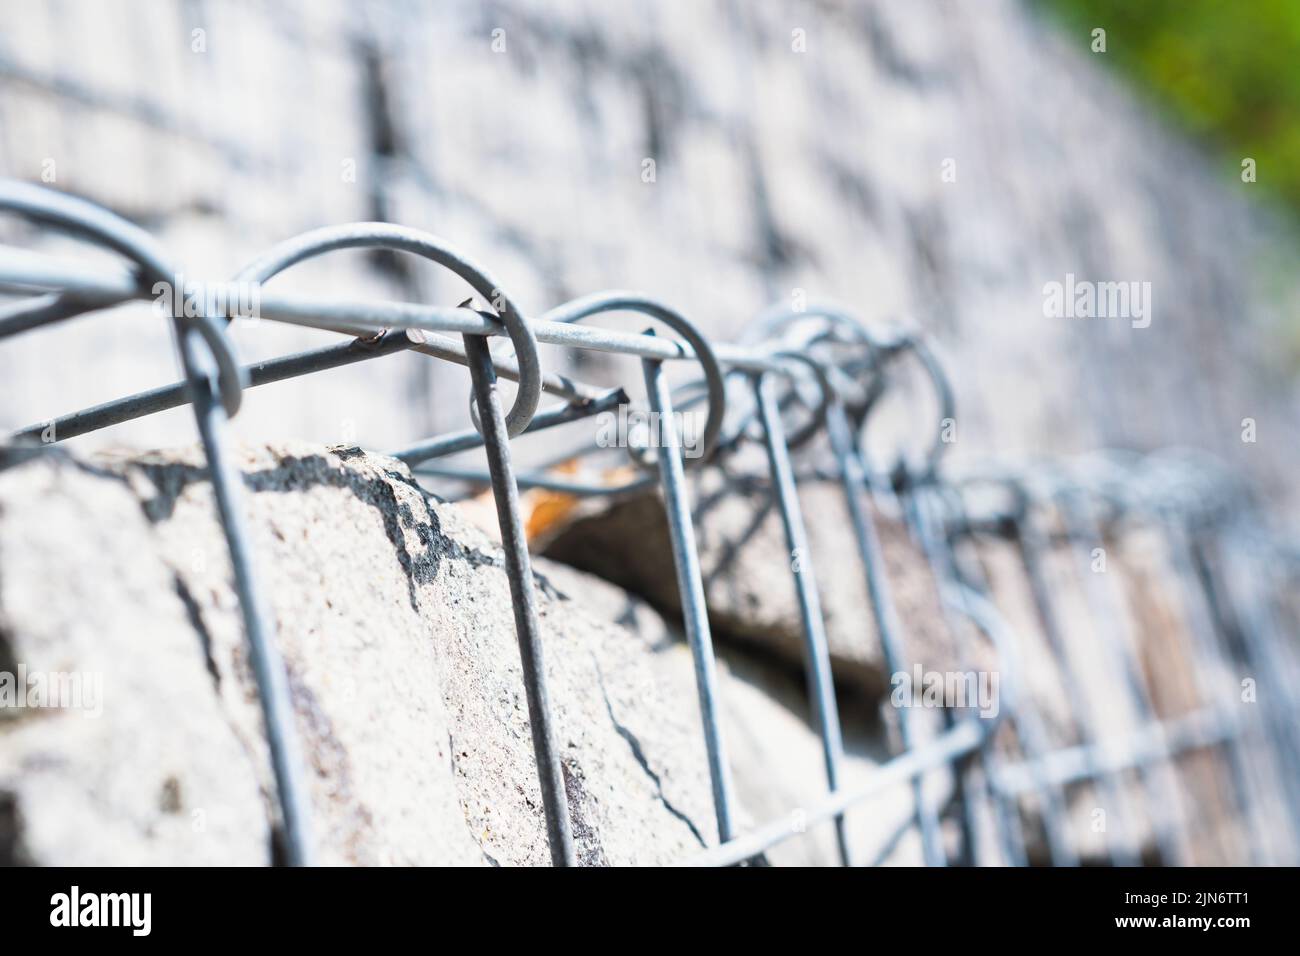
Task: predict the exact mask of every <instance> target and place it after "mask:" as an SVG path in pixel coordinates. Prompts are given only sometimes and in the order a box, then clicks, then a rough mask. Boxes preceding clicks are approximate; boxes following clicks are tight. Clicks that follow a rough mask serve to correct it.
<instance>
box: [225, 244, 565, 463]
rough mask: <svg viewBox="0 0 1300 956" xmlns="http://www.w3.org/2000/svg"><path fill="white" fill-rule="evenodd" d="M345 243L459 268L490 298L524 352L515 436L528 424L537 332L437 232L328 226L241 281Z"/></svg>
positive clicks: (538, 382) (268, 255)
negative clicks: (391, 251) (406, 253)
mask: <svg viewBox="0 0 1300 956" xmlns="http://www.w3.org/2000/svg"><path fill="white" fill-rule="evenodd" d="M340 249H394V250H397V251H399V252H408V253H411V254H412V255H417V256H421V257H423V258H425V259H429V260H430V261H432V262H436V263H438V265H440V266H443V267H444V268H446V269H448V270H450V271H451V272H453V273H455V274H456V275H457V276H459V277H460V278H462V279H464V280H465V282H467V283H468V284H469V286H470V287H471V288H472V289H473V290H474V291H475V292H477V293H478V294H479V295H481V296H482V297H483V298H484V299H486V300H487V301H488V302H489V303H490V304H491V306H492V308H493V309H494V310H495V312H496V315H495V316H493V317H494V318H496V319H497V320H498V321H500V322H501V324H502V325H503V326H505V330H506V333H507V334H508V335H509V336H510V341H511V342H512V343H513V344H514V347H515V352H516V355H517V356H518V363H519V391H518V393H517V394H516V395H515V403H514V405H513V406H512V407H511V409H510V411H509V412H508V413H507V414H506V427H507V431H508V432H509V434H510V436H511V437H512V438H513V437H515V436H516V435H519V434H520V433H521V432H523V431H524V429H526V428H527V427H528V423H529V422H531V421H532V420H533V415H534V413H536V411H537V404H538V402H539V401H540V400H541V397H542V363H541V358H540V357H539V356H538V353H537V338H536V337H535V336H534V335H533V331H532V329H531V328H529V326H528V322H527V321H526V320H525V319H524V317H523V314H522V313H521V312H520V311H519V309H518V308H516V306H515V304H514V302H513V301H512V300H511V299H510V297H509V296H507V295H506V293H505V292H504V291H503V290H502V288H501V286H500V285H499V284H498V283H497V282H496V281H495V280H494V279H492V278H491V277H490V276H489V275H488V274H487V272H486V270H484V269H483V268H482V267H481V266H479V265H478V264H477V263H475V262H474V261H473V260H472V259H470V258H469V257H468V256H466V255H464V254H463V253H461V252H459V251H457V250H455V249H453V248H452V247H451V246H450V245H449V244H448V243H447V242H446V241H444V240H443V239H440V238H439V237H437V236H435V235H432V234H431V233H427V232H423V231H421V230H419V229H411V228H409V227H407V226H396V225H393V224H392V223H387V222H354V223H348V224H346V225H342V226H325V227H323V228H321V229H313V230H311V231H310V232H304V233H301V234H300V235H297V236H294V237H292V238H290V239H286V240H285V241H284V242H281V243H279V244H278V245H276V246H272V247H271V248H270V249H268V250H267V251H266V252H264V253H262V254H261V255H260V256H258V257H257V258H256V259H254V260H253V261H252V262H250V263H248V265H246V266H244V268H243V269H241V270H240V271H239V272H238V273H237V274H236V276H235V281H236V282H256V283H262V282H266V281H268V280H269V279H271V278H272V277H273V276H275V275H277V274H279V273H281V272H283V271H284V270H285V269H288V268H289V267H290V266H293V265H296V264H297V263H300V262H302V261H304V260H306V259H311V258H314V257H315V256H319V255H324V254H325V253H327V252H334V251H336V250H340ZM481 314H485V315H486V314H488V313H481Z"/></svg>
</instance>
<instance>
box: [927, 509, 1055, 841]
mask: <svg viewBox="0 0 1300 956" xmlns="http://www.w3.org/2000/svg"><path fill="white" fill-rule="evenodd" d="M935 494H937V493H936V492H933V491H929V490H926V489H924V488H917V489H915V490H914V491H913V493H912V494H911V495H910V496H909V503H910V505H911V510H912V511H913V522H914V525H915V527H916V530H917V533H918V536H919V537H920V539H921V545H922V547H923V548H924V549H925V552H926V555H927V556H928V558H929V561H930V565H931V567H932V568H933V569H934V573H935V575H936V576H939V575H942V576H943V577H945V578H947V579H948V580H951V581H955V582H958V583H960V582H961V581H962V578H963V575H962V572H961V568H960V562H959V558H958V555H957V551H956V549H955V547H954V545H953V544H952V543H951V542H950V541H949V538H948V535H947V533H946V532H940V531H939V530H938V529H936V527H935V525H936V523H937V522H938V521H940V520H941V519H939V518H936V517H934V516H932V515H931V514H930V509H929V508H928V507H927V505H928V504H929V503H931V502H932V501H933V500H935V499H933V498H932V496H933V495H935ZM957 507H960V505H958V506H957ZM958 517H959V519H964V518H965V510H964V508H963V509H962V511H961V514H960V515H959V516H958ZM980 578H981V580H980V582H979V585H978V588H977V589H978V590H981V591H982V592H983V593H984V594H986V595H990V597H991V593H990V591H991V589H990V587H989V582H988V580H987V578H986V577H985V576H984V575H983V572H982V569H981V571H980ZM972 586H975V585H974V584H972ZM956 590H957V600H958V601H959V602H960V603H961V606H962V608H963V610H964V612H965V614H966V617H967V618H972V617H973V615H972V613H971V611H970V608H969V601H968V599H967V594H968V592H967V591H966V589H965V588H960V587H959V588H957V589H956ZM945 607H947V604H946V603H945ZM964 656H967V657H968V655H964ZM1022 704H1023V702H1022ZM1008 722H1009V723H1011V724H1012V725H1013V726H1014V727H1015V729H1016V735H1017V737H1018V738H1019V743H1020V749H1021V752H1022V753H1023V755H1024V757H1025V759H1026V761H1027V762H1028V763H1029V765H1030V766H1031V767H1033V768H1034V777H1035V787H1036V789H1037V791H1038V800H1039V808H1040V813H1041V816H1042V823H1043V831H1044V833H1045V835H1046V838H1047V852H1048V858H1049V859H1050V860H1051V863H1052V866H1059V867H1076V866H1079V864H1080V861H1079V854H1078V853H1077V852H1076V850H1075V848H1074V845H1073V844H1072V843H1071V841H1070V828H1069V823H1068V821H1069V813H1068V810H1067V801H1066V795H1065V788H1064V787H1063V786H1059V785H1052V784H1049V783H1048V782H1047V780H1046V779H1045V778H1044V774H1043V768H1042V757H1043V755H1044V754H1046V753H1047V752H1048V750H1049V749H1050V747H1049V746H1048V744H1047V733H1046V731H1045V730H1044V728H1043V724H1042V720H1041V719H1040V716H1039V714H1038V711H1037V710H1036V709H1035V708H1034V707H1033V706H1032V705H1029V706H1023V705H1022V706H1021V707H1019V708H1017V709H1016V711H1015V712H1014V713H1013V714H1012V715H1011V717H1010V718H1009V719H1008ZM986 750H987V752H986V755H985V760H986V761H987V762H988V763H990V764H991V765H992V766H991V767H990V769H991V770H992V769H994V768H995V767H996V766H997V765H998V764H999V763H1001V756H1000V754H998V752H997V751H996V750H995V749H994V747H993V741H992V740H990V741H989V745H988V747H987V748H986ZM1016 805H1017V807H1018V803H1017V804H1016ZM1017 817H1018V814H1017ZM1026 862H1027V861H1026Z"/></svg>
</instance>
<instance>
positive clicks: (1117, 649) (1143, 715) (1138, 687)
mask: <svg viewBox="0 0 1300 956" xmlns="http://www.w3.org/2000/svg"><path fill="white" fill-rule="evenodd" d="M1060 504H1061V515H1062V518H1063V519H1064V521H1065V534H1066V537H1067V538H1068V539H1069V540H1070V544H1071V545H1072V546H1073V548H1074V550H1075V553H1076V556H1077V558H1078V561H1079V562H1080V566H1079V571H1078V573H1079V574H1080V575H1082V576H1083V577H1082V580H1083V590H1084V597H1085V600H1086V601H1087V603H1088V604H1089V606H1090V607H1089V611H1090V613H1091V614H1092V617H1093V633H1094V635H1095V636H1096V637H1097V639H1098V641H1099V643H1100V646H1101V648H1102V652H1103V654H1104V655H1105V656H1106V658H1107V659H1108V666H1109V667H1110V668H1111V669H1113V670H1114V671H1115V672H1116V674H1117V676H1118V677H1119V678H1120V681H1121V683H1122V684H1123V685H1124V686H1125V687H1126V688H1127V690H1128V696H1129V700H1130V702H1131V703H1132V705H1133V710H1134V713H1135V714H1136V716H1137V719H1138V720H1139V721H1141V722H1142V723H1145V724H1150V725H1151V726H1152V727H1153V729H1155V730H1156V731H1159V732H1160V733H1161V742H1162V743H1163V730H1162V727H1161V724H1160V721H1159V720H1158V719H1157V717H1156V715H1155V711H1154V708H1153V707H1152V705H1151V699H1150V696H1149V692H1148V690H1147V687H1146V683H1145V681H1144V679H1143V676H1142V669H1141V665H1140V664H1139V663H1138V660H1137V657H1136V653H1137V652H1136V647H1135V641H1134V639H1133V635H1132V633H1131V630H1130V629H1129V627H1128V624H1127V621H1126V619H1125V617H1124V609H1123V598H1122V596H1121V595H1119V594H1117V593H1115V587H1116V586H1114V585H1113V584H1112V582H1111V581H1110V580H1107V581H1106V583H1105V586H1103V585H1102V582H1101V581H1099V580H1096V579H1097V578H1098V577H1099V573H1098V572H1096V571H1094V570H1093V569H1092V564H1091V561H1090V560H1089V558H1090V555H1089V552H1088V550H1087V548H1088V543H1089V542H1090V541H1092V542H1096V546H1097V547H1100V548H1103V549H1104V548H1105V539H1104V536H1103V534H1102V529H1101V525H1100V523H1099V522H1098V520H1097V518H1096V515H1095V514H1094V511H1093V508H1092V506H1091V505H1090V504H1089V503H1088V502H1087V501H1086V500H1084V499H1082V498H1080V497H1077V496H1070V497H1069V498H1068V499H1067V500H1066V501H1063V502H1061V503H1060ZM1103 573H1104V572H1103ZM1166 752H1167V749H1166ZM1137 771H1138V776H1139V777H1140V779H1141V780H1142V785H1143V789H1144V790H1145V791H1146V793H1147V809H1148V813H1149V815H1150V817H1151V828H1152V832H1153V834H1154V836H1155V839H1156V844H1157V845H1158V846H1159V848H1160V854H1161V857H1162V862H1163V863H1164V865H1166V866H1171V865H1177V864H1178V863H1179V862H1180V861H1181V860H1182V857H1183V853H1182V847H1181V846H1180V845H1179V842H1178V840H1177V838H1176V836H1177V833H1178V832H1179V831H1180V829H1185V827H1180V823H1181V822H1182V821H1183V820H1185V818H1186V814H1184V813H1183V812H1182V805H1181V804H1180V803H1179V800H1178V786H1177V780H1176V778H1175V776H1174V774H1175V771H1174V764H1173V763H1172V761H1169V762H1166V761H1164V760H1161V761H1159V762H1157V763H1140V764H1139V765H1138V767H1137Z"/></svg>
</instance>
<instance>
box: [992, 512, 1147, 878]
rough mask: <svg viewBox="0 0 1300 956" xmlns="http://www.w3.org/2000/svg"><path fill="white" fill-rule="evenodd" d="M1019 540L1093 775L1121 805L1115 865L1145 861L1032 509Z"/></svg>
mask: <svg viewBox="0 0 1300 956" xmlns="http://www.w3.org/2000/svg"><path fill="white" fill-rule="evenodd" d="M1015 532H1016V535H1015V540H1016V546H1017V550H1019V552H1020V562H1021V564H1022V566H1023V567H1024V570H1025V577H1026V579H1027V580H1028V583H1029V593H1030V595H1031V597H1032V598H1033V602H1034V609H1035V611H1036V612H1037V614H1038V622H1039V625H1040V626H1041V627H1042V629H1043V637H1044V638H1045V639H1046V641H1047V645H1048V647H1049V648H1050V649H1051V652H1052V657H1053V658H1054V659H1055V660H1056V664H1057V670H1058V673H1059V675H1060V678H1061V684H1062V686H1063V687H1064V689H1065V697H1066V703H1067V705H1068V706H1069V709H1070V712H1071V714H1072V715H1073V717H1074V721H1075V725H1076V727H1077V728H1078V734H1079V743H1080V745H1082V746H1083V752H1084V753H1085V754H1086V755H1087V757H1086V759H1087V761H1088V764H1089V766H1088V778H1089V779H1090V780H1092V781H1093V785H1094V787H1096V788H1097V791H1098V793H1097V795H1098V796H1099V797H1101V798H1102V799H1103V800H1105V801H1106V802H1107V803H1109V804H1110V805H1111V806H1112V807H1114V808H1115V809H1116V812H1115V813H1112V814H1110V815H1109V816H1108V817H1107V825H1108V827H1109V824H1110V822H1111V821H1112V819H1113V820H1114V822H1116V823H1118V824H1119V826H1118V827H1117V828H1116V829H1117V830H1118V831H1119V832H1118V833H1117V839H1114V840H1106V841H1105V844H1106V850H1107V853H1108V854H1109V856H1110V860H1111V863H1112V864H1113V865H1114V866H1139V865H1140V864H1141V862H1142V859H1141V854H1140V851H1139V849H1138V847H1137V845H1136V842H1135V841H1134V839H1133V837H1132V835H1131V834H1130V832H1129V825H1128V823H1129V819H1130V810H1131V801H1130V800H1129V799H1128V795H1127V793H1126V792H1125V789H1124V783H1123V780H1122V779H1121V778H1120V775H1119V774H1118V772H1110V771H1103V770H1102V768H1101V767H1100V766H1098V763H1097V756H1098V752H1099V751H1098V747H1099V745H1100V741H1101V736H1100V734H1099V733H1098V732H1097V726H1096V721H1095V718H1094V716H1093V712H1092V709H1091V707H1090V705H1089V703H1088V700H1087V697H1086V695H1085V694H1084V692H1083V686H1082V685H1081V684H1080V683H1079V680H1078V677H1077V675H1076V674H1075V672H1074V669H1073V668H1072V667H1071V666H1070V655H1069V649H1068V648H1067V647H1066V642H1065V635H1064V632H1063V631H1062V630H1061V626H1060V622H1059V621H1058V620H1057V618H1056V609H1055V606H1054V605H1053V603H1052V597H1051V589H1050V588H1048V586H1047V579H1046V578H1045V577H1044V576H1043V565H1042V562H1043V557H1044V554H1045V553H1046V550H1047V542H1046V541H1045V540H1044V536H1043V533H1042V531H1041V530H1040V529H1039V528H1038V526H1037V525H1036V524H1035V523H1034V519H1033V517H1032V516H1031V515H1029V514H1026V515H1025V516H1024V517H1023V518H1021V519H1020V520H1019V521H1017V522H1016V524H1015Z"/></svg>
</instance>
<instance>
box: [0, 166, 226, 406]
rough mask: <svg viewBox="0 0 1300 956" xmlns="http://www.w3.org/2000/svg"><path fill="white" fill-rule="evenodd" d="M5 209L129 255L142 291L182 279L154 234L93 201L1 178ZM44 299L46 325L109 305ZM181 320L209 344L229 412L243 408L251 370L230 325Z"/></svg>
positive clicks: (1, 201) (207, 319) (200, 318)
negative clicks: (244, 365)
mask: <svg viewBox="0 0 1300 956" xmlns="http://www.w3.org/2000/svg"><path fill="white" fill-rule="evenodd" d="M0 209H7V210H10V211H12V212H16V213H18V214H19V215H21V216H24V217H25V218H27V219H30V220H32V221H34V222H39V223H44V224H46V225H51V226H55V227H57V228H60V229H63V230H65V231H67V232H70V233H73V234H74V235H77V236H79V237H81V238H84V239H88V240H90V241H91V242H93V243H96V244H98V245H101V246H104V247H106V248H108V249H112V250H113V251H114V252H117V253H119V254H121V255H123V256H125V257H126V258H127V259H129V260H131V262H132V263H134V265H135V267H136V274H137V278H138V281H139V284H140V287H141V288H142V289H150V288H153V287H154V286H155V285H156V284H158V283H167V284H171V283H173V282H174V281H175V280H176V276H177V274H178V273H177V270H176V269H175V268H173V266H172V265H171V263H170V262H169V261H168V260H167V257H166V256H165V255H164V254H163V252H162V249H161V248H160V247H159V246H158V244H157V242H155V241H154V238H153V237H152V236H150V235H149V234H148V233H147V232H145V231H144V230H143V229H141V228H140V227H139V226H137V225H135V224H134V223H132V222H128V221H127V220H125V219H123V218H122V217H121V216H118V215H116V214H114V213H112V212H110V211H108V210H107V209H104V208H103V207H102V206H97V205H95V204H94V203H92V202H90V201H89V200H86V199H81V198H80V197H77V196H69V195H67V194H66V193H61V192H57V191H56V190H53V189H47V188H45V187H43V186H35V185H32V184H30V183H21V182H16V181H13V180H5V179H0ZM177 291H179V290H177ZM40 298H41V302H40V303H38V304H39V305H40V306H41V307H42V309H43V310H45V317H44V319H43V321H42V322H41V323H40V324H44V323H45V322H50V321H55V320H57V319H60V318H66V317H68V316H70V315H75V314H77V313H78V312H80V311H83V310H84V309H87V308H100V307H102V306H103V305H104V304H105V303H103V302H100V301H96V300H94V299H90V300H84V301H78V300H77V299H76V297H69V296H59V297H58V298H57V299H55V300H50V299H49V297H45V296H43V297H40ZM176 321H177V322H178V323H180V324H181V325H182V327H185V328H193V329H194V331H196V332H197V333H198V334H199V335H200V336H202V337H203V341H204V342H205V343H207V346H208V350H209V351H210V352H211V355H212V359H213V361H214V362H215V363H216V376H215V378H216V381H215V385H216V389H217V393H218V394H219V395H220V396H221V404H222V407H224V408H225V410H226V414H227V415H228V416H231V417H233V416H234V415H235V414H236V413H237V412H238V411H239V405H240V402H241V400H242V396H243V387H244V385H245V384H246V373H245V372H244V370H243V369H242V368H241V367H240V365H239V359H238V358H237V357H236V355H235V348H234V345H233V344H232V343H231V341H230V337H229V336H228V335H227V334H226V330H225V327H224V326H223V325H222V324H221V323H220V322H217V321H216V320H215V319H214V318H213V317H211V316H208V315H199V316H177V317H176Z"/></svg>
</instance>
